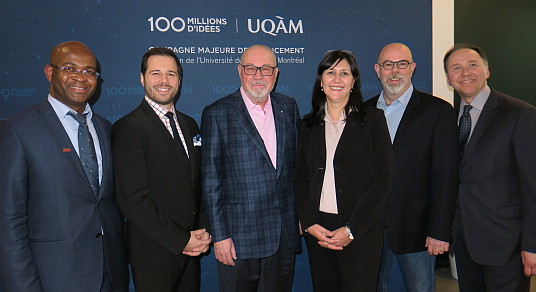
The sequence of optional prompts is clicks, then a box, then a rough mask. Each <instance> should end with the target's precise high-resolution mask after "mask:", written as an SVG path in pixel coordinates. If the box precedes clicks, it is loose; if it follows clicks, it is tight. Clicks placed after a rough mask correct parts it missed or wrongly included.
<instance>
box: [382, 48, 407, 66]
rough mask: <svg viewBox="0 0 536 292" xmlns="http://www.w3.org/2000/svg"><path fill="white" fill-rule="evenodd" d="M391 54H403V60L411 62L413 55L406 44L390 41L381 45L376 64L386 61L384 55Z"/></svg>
mask: <svg viewBox="0 0 536 292" xmlns="http://www.w3.org/2000/svg"><path fill="white" fill-rule="evenodd" d="M392 54H398V55H401V56H404V58H403V60H407V61H410V62H413V56H412V54H411V50H410V49H409V48H408V46H406V45H404V44H402V43H391V44H388V45H386V46H385V47H383V49H382V50H381V51H380V53H379V54H378V64H381V63H383V62H385V61H387V59H386V56H388V55H392ZM401 60H402V59H401Z"/></svg>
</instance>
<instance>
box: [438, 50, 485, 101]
mask: <svg viewBox="0 0 536 292" xmlns="http://www.w3.org/2000/svg"><path fill="white" fill-rule="evenodd" d="M446 69H447V82H448V83H449V85H451V86H452V87H453V88H454V90H456V92H458V94H459V95H460V97H461V98H463V99H464V100H465V102H466V103H468V104H470V103H471V102H472V101H473V99H474V98H475V97H476V96H477V95H478V94H479V93H480V92H481V91H482V90H483V89H484V87H485V86H486V84H487V79H488V78H489V69H488V66H487V64H485V63H484V61H483V60H482V58H481V57H480V55H479V54H478V53H477V52H476V51H474V50H471V49H460V50H458V51H455V52H454V53H452V54H451V55H450V56H449V58H448V60H447V62H446Z"/></svg>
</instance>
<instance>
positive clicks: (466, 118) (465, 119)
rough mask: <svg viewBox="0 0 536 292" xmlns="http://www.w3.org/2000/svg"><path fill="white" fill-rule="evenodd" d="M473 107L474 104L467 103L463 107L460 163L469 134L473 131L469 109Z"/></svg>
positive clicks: (459, 132) (459, 133)
mask: <svg viewBox="0 0 536 292" xmlns="http://www.w3.org/2000/svg"><path fill="white" fill-rule="evenodd" d="M472 108H473V106H472V105H465V106H464V107H463V113H462V116H461V117H460V123H459V125H458V165H459V164H460V163H461V162H462V159H463V153H464V152H465V145H466V144H467V140H468V139H469V134H470V133H471V115H470V114H469V111H470V110H471V109H472Z"/></svg>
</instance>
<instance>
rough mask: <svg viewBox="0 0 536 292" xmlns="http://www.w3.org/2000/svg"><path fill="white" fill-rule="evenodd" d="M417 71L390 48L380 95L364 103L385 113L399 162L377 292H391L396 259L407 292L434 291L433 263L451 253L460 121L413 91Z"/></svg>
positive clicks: (381, 61)
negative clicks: (393, 267)
mask: <svg viewBox="0 0 536 292" xmlns="http://www.w3.org/2000/svg"><path fill="white" fill-rule="evenodd" d="M415 67H416V64H415V62H414V61H413V57H412V54H411V51H410V49H409V48H408V47H407V46H406V45H404V44H401V43H392V44H388V45H387V46H385V47H384V48H383V49H382V50H381V51H380V53H379V55H378V64H375V65H374V69H375V70H376V74H377V75H378V78H379V79H380V82H381V84H382V87H383V91H382V92H381V94H380V95H378V96H375V97H374V98H372V99H370V100H368V101H367V102H366V104H367V105H368V106H371V107H377V108H381V109H383V111H384V113H385V118H386V120H387V125H388V127H389V133H390V135H391V141H392V143H393V157H394V173H393V187H392V191H391V196H390V197H389V199H388V201H387V210H388V218H389V226H388V227H387V228H386V229H385V237H384V238H385V239H384V248H383V254H382V262H381V268H380V275H379V278H378V289H377V291H388V288H389V273H390V270H391V265H392V263H393V259H394V258H395V257H396V259H397V262H398V263H399V265H400V270H401V271H402V278H403V279H404V284H405V286H406V289H407V291H434V288H435V287H434V286H435V272H434V269H435V256H436V255H438V254H443V253H445V252H447V251H448V250H449V237H450V234H451V225H452V220H453V216H454V210H455V206H456V199H457V194H458V164H457V155H458V154H457V152H456V149H457V148H456V145H457V124H456V117H455V114H454V110H453V108H452V106H451V105H450V104H449V103H448V102H446V101H444V100H442V99H440V98H437V97H435V96H432V95H429V94H425V93H422V92H420V91H418V90H416V89H414V88H413V85H412V84H411V77H412V75H413V72H414V71H415Z"/></svg>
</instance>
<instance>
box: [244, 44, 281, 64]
mask: <svg viewBox="0 0 536 292" xmlns="http://www.w3.org/2000/svg"><path fill="white" fill-rule="evenodd" d="M252 55H255V56H259V55H262V56H264V57H265V58H268V59H269V60H270V61H271V65H270V66H273V67H275V66H276V59H275V54H274V52H273V51H272V49H270V47H268V46H265V45H253V46H251V47H249V48H247V50H246V51H245V52H244V53H243V54H242V57H241V58H240V63H242V64H244V60H245V59H248V57H249V56H252Z"/></svg>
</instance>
